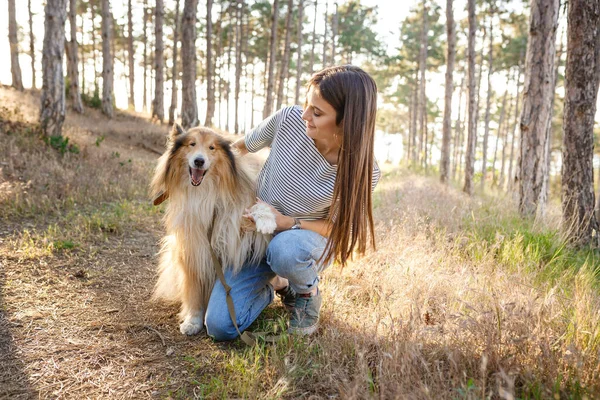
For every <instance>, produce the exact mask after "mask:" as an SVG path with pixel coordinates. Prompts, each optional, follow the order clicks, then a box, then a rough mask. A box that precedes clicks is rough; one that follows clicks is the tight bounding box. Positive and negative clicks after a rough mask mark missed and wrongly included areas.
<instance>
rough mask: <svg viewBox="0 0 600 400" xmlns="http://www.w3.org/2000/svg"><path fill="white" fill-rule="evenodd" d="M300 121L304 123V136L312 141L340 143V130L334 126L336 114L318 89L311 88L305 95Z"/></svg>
mask: <svg viewBox="0 0 600 400" xmlns="http://www.w3.org/2000/svg"><path fill="white" fill-rule="evenodd" d="M302 119H303V120H305V121H306V135H307V136H308V137H310V138H311V139H314V140H326V141H331V140H336V141H340V142H341V132H342V130H341V128H340V127H339V126H338V125H337V124H336V121H335V120H336V112H335V109H334V108H333V106H332V105H331V104H329V103H328V102H326V101H325V100H324V99H323V98H322V97H321V94H320V93H319V89H318V88H315V87H314V86H311V87H310V89H309V90H308V94H307V95H306V103H305V106H304V113H302Z"/></svg>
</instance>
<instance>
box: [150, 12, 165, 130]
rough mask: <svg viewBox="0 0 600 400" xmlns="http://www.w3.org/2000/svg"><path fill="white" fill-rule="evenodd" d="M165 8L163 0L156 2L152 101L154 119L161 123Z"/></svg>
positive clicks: (163, 99)
mask: <svg viewBox="0 0 600 400" xmlns="http://www.w3.org/2000/svg"><path fill="white" fill-rule="evenodd" d="M164 19H165V7H164V2H163V0H156V6H155V7H154V40H155V42H154V45H155V47H154V73H155V74H156V75H155V76H154V79H155V81H154V100H153V101H152V117H155V118H156V119H157V120H159V121H160V122H163V120H164V119H165V91H164V90H165V58H164V51H165V48H164V44H163V24H164Z"/></svg>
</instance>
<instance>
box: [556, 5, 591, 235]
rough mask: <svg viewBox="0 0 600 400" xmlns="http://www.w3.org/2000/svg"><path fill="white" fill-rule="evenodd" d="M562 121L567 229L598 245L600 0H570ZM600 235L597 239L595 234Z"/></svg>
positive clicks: (565, 223) (563, 198) (563, 190)
mask: <svg viewBox="0 0 600 400" xmlns="http://www.w3.org/2000/svg"><path fill="white" fill-rule="evenodd" d="M568 8H569V11H568V25H567V36H568V39H567V70H566V81H565V111H564V120H563V129H564V139H563V166H562V209H563V228H564V229H565V230H566V232H567V234H568V237H569V240H570V241H571V243H573V244H575V245H578V246H582V245H587V244H590V243H592V244H594V245H597V244H598V243H597V240H598V221H597V220H596V217H595V215H594V170H593V156H594V116H595V114H596V101H597V98H598V84H599V83H600V82H599V80H600V0H570V1H569V5H568ZM594 232H595V237H592V236H593V233H594Z"/></svg>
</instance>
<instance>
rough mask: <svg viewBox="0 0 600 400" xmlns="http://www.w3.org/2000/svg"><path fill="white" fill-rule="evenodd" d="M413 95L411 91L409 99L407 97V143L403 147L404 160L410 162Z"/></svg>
mask: <svg viewBox="0 0 600 400" xmlns="http://www.w3.org/2000/svg"><path fill="white" fill-rule="evenodd" d="M414 97H415V96H413V95H412V93H410V96H409V99H408V144H407V146H406V148H405V151H406V161H408V162H410V161H411V160H412V158H411V157H412V146H413V142H412V140H413V138H412V133H413V112H414V109H415V102H414Z"/></svg>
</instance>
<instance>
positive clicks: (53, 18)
mask: <svg viewBox="0 0 600 400" xmlns="http://www.w3.org/2000/svg"><path fill="white" fill-rule="evenodd" d="M44 14H45V21H44V47H43V50H42V82H43V83H42V96H41V107H40V126H41V128H42V132H43V133H44V135H45V136H46V137H50V136H61V134H62V125H63V122H64V120H65V81H64V78H63V54H64V52H65V21H66V20H67V0H48V1H47V3H46V8H45V9H44Z"/></svg>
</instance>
